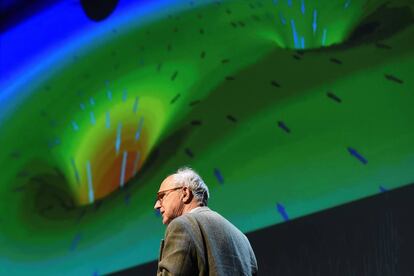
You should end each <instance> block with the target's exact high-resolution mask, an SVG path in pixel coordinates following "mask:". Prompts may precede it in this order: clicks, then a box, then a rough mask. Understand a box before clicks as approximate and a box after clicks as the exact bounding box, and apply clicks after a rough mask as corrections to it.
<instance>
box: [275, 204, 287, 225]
mask: <svg viewBox="0 0 414 276" xmlns="http://www.w3.org/2000/svg"><path fill="white" fill-rule="evenodd" d="M276 209H277V211H278V212H279V213H280V215H281V216H282V217H283V220H284V221H288V220H289V216H288V214H287V213H286V210H285V207H284V206H283V205H282V204H280V203H277V204H276Z"/></svg>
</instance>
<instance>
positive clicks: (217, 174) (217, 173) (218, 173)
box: [214, 169, 224, 184]
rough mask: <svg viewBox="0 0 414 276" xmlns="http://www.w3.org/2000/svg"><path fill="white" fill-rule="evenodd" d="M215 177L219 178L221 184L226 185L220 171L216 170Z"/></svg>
mask: <svg viewBox="0 0 414 276" xmlns="http://www.w3.org/2000/svg"><path fill="white" fill-rule="evenodd" d="M214 175H215V176H216V178H217V180H218V182H219V183H220V184H223V183H224V179H223V176H222V175H221V172H220V171H219V169H214Z"/></svg>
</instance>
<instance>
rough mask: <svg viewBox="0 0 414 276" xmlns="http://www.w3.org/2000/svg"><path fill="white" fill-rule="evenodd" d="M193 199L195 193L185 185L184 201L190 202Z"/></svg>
mask: <svg viewBox="0 0 414 276" xmlns="http://www.w3.org/2000/svg"><path fill="white" fill-rule="evenodd" d="M191 200H193V193H192V192H191V190H190V188H188V187H184V189H183V202H184V203H186V204H188V203H190V202H191Z"/></svg>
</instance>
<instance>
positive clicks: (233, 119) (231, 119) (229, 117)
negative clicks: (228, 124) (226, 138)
mask: <svg viewBox="0 0 414 276" xmlns="http://www.w3.org/2000/svg"><path fill="white" fill-rule="evenodd" d="M227 119H229V120H230V121H232V122H233V123H237V119H236V118H235V117H234V116H232V115H227Z"/></svg>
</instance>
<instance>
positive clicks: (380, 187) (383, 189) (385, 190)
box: [379, 186, 388, 193]
mask: <svg viewBox="0 0 414 276" xmlns="http://www.w3.org/2000/svg"><path fill="white" fill-rule="evenodd" d="M379 189H380V192H381V193H385V192H388V189H386V188H384V187H382V186H379Z"/></svg>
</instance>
